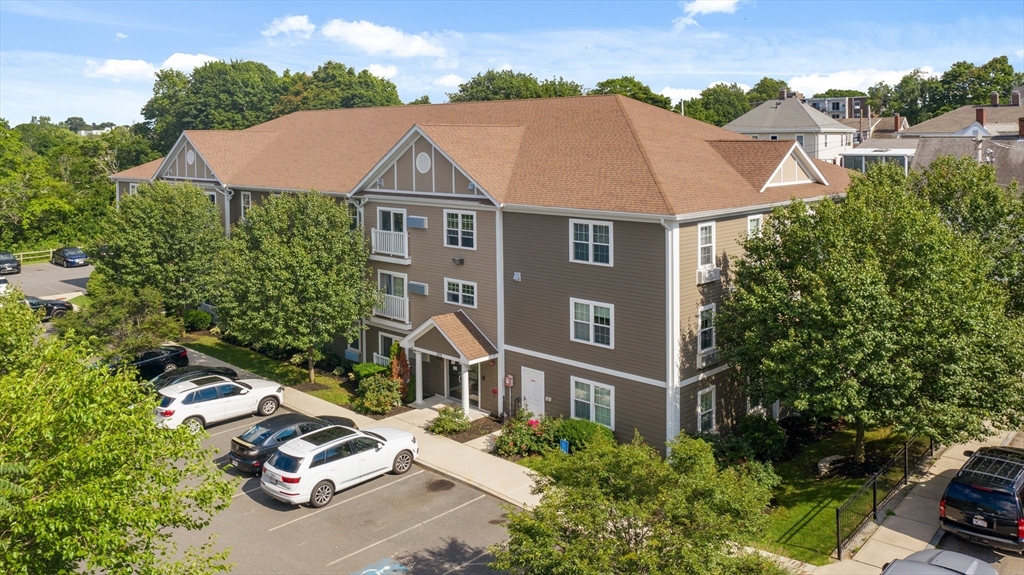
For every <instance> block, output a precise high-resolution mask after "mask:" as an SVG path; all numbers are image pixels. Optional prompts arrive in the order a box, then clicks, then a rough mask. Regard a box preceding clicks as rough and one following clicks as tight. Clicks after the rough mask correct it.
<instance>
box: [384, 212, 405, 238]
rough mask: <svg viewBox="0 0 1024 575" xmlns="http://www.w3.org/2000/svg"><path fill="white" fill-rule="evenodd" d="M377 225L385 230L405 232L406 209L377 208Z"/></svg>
mask: <svg viewBox="0 0 1024 575" xmlns="http://www.w3.org/2000/svg"><path fill="white" fill-rule="evenodd" d="M377 225H378V226H380V229H381V230H384V231H385V232H397V233H404V232H405V210H395V209H385V208H378V209H377Z"/></svg>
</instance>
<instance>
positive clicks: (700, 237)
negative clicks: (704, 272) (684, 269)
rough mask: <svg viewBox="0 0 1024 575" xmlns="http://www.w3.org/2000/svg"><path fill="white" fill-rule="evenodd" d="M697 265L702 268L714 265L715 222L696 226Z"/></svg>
mask: <svg viewBox="0 0 1024 575" xmlns="http://www.w3.org/2000/svg"><path fill="white" fill-rule="evenodd" d="M697 265H698V266H699V267H702V268H710V267H714V266H715V222H705V223H703V224H700V225H698V226H697Z"/></svg>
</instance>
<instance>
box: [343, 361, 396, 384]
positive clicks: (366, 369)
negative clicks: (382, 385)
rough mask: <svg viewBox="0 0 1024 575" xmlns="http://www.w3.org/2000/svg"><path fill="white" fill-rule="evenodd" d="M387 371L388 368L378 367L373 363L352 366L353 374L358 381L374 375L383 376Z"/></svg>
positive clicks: (367, 362) (365, 362)
mask: <svg viewBox="0 0 1024 575" xmlns="http://www.w3.org/2000/svg"><path fill="white" fill-rule="evenodd" d="M387 370H388V368H386V367H384V366H383V365H377V364H376V363H373V362H372V361H364V362H362V363H357V364H355V365H353V366H352V374H353V375H355V377H356V381H360V380H363V379H366V378H367V377H371V376H374V375H378V374H382V373H384V372H386V371H387Z"/></svg>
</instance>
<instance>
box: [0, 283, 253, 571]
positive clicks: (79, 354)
mask: <svg viewBox="0 0 1024 575" xmlns="http://www.w3.org/2000/svg"><path fill="white" fill-rule="evenodd" d="M20 297H21V295H20V294H13V293H12V294H8V295H4V296H0V325H3V326H5V327H4V329H3V330H0V462H2V463H0V498H2V499H3V500H4V501H5V502H6V503H5V504H3V505H0V534H2V536H0V572H3V573H7V574H12V575H21V574H24V575H28V574H33V573H94V572H103V573H111V574H122V573H123V574H127V573H144V574H150V575H158V574H168V575H171V574H177V573H185V572H187V573H196V574H204V573H214V572H224V571H227V570H228V566H227V565H226V564H225V560H226V558H227V551H222V552H217V553H213V552H212V550H211V547H210V546H211V545H212V542H208V543H207V544H206V545H205V546H202V547H200V548H198V549H196V548H190V549H188V550H179V549H176V548H175V540H174V534H175V533H180V532H181V531H182V530H198V529H201V528H203V527H205V526H206V525H208V524H209V521H210V518H211V517H212V516H213V515H214V514H216V513H217V512H218V511H221V510H223V509H224V508H226V507H227V506H228V504H229V503H230V501H231V493H232V491H233V490H234V486H233V485H232V484H231V483H230V482H229V481H227V480H225V478H224V476H223V475H222V474H221V472H220V471H219V470H218V469H217V467H216V465H214V463H213V461H212V459H213V453H212V452H211V450H208V449H204V448H203V447H202V446H201V444H200V443H199V442H198V441H196V438H195V437H194V436H192V435H190V434H189V433H188V432H187V431H186V430H184V429H180V430H174V431H170V430H166V429H159V428H157V426H156V425H154V423H153V416H152V409H153V408H154V407H155V406H156V398H155V397H154V396H153V395H151V394H148V393H147V392H145V391H144V390H143V389H142V388H140V387H139V385H138V383H137V382H136V381H135V380H134V379H133V378H132V377H131V376H130V375H128V374H123V373H122V374H111V373H109V372H108V371H107V370H104V369H94V368H92V367H90V365H89V363H90V361H89V360H90V356H91V353H92V352H91V350H89V349H87V348H85V347H82V346H80V345H78V344H77V343H76V342H74V341H71V340H68V339H65V338H62V337H37V336H38V335H39V332H40V326H39V323H38V320H37V319H36V318H35V317H34V316H33V315H32V314H31V312H30V311H29V310H28V308H27V307H26V306H24V305H22V304H21V302H20V301H19V299H17V298H20ZM8 326H10V327H11V329H8ZM41 398H42V399H41ZM174 557H178V558H177V559H174Z"/></svg>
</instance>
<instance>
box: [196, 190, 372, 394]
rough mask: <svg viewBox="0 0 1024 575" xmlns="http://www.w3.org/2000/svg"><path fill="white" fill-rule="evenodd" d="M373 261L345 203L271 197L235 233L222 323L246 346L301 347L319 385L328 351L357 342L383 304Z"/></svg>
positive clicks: (305, 196) (220, 305) (221, 302)
mask: <svg viewBox="0 0 1024 575" xmlns="http://www.w3.org/2000/svg"><path fill="white" fill-rule="evenodd" d="M368 259H369V251H368V249H367V247H366V240H365V238H364V237H363V234H362V232H361V230H360V229H359V228H357V227H355V226H353V225H352V219H351V217H350V216H349V212H348V209H347V207H346V206H345V205H344V204H339V203H338V202H336V201H335V200H334V198H331V197H329V196H325V195H323V194H319V193H316V192H309V193H299V194H297V193H286V194H282V195H280V196H274V197H271V198H269V199H268V200H267V201H266V202H265V203H263V204H260V205H257V206H253V208H252V209H250V210H249V211H248V212H247V213H246V217H245V220H244V221H242V222H241V223H240V224H239V225H237V226H236V227H235V229H234V233H233V234H232V236H231V241H230V249H229V253H228V257H227V258H226V266H225V276H224V279H223V281H222V282H221V284H222V286H223V290H222V291H221V293H220V294H219V295H218V297H217V300H216V303H217V312H218V316H219V320H220V322H221V323H222V324H224V325H225V326H226V328H227V329H229V330H230V331H231V332H232V333H233V334H234V335H235V336H236V337H239V338H241V339H242V340H243V341H247V342H251V343H258V344H260V345H263V346H268V347H270V348H274V349H278V350H298V351H299V352H300V353H302V354H303V355H304V356H305V358H306V360H307V365H308V367H309V378H310V381H313V378H314V372H313V364H314V363H315V362H316V360H317V359H319V358H320V356H321V353H322V349H323V348H324V346H326V345H327V344H329V343H331V342H332V341H333V340H334V339H335V338H337V337H339V336H344V337H346V338H347V339H349V340H352V339H354V338H355V337H356V336H357V335H358V331H357V330H358V321H359V320H360V319H362V318H364V317H366V316H368V315H370V313H372V311H373V306H374V305H375V304H376V303H377V302H378V301H379V291H378V289H377V286H376V285H375V284H374V282H373V281H371V278H370V277H369V266H368Z"/></svg>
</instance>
